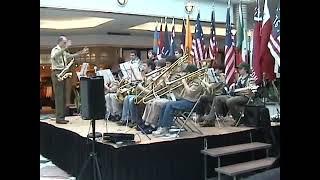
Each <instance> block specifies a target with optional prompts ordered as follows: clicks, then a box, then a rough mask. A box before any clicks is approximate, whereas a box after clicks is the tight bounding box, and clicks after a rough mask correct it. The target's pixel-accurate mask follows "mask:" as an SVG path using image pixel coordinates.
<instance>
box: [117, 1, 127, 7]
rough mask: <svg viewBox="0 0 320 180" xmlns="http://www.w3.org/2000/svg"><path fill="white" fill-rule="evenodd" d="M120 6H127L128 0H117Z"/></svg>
mask: <svg viewBox="0 0 320 180" xmlns="http://www.w3.org/2000/svg"><path fill="white" fill-rule="evenodd" d="M117 1H118V4H119V5H120V6H125V5H126V4H127V3H128V0H117Z"/></svg>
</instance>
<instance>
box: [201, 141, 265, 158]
mask: <svg viewBox="0 0 320 180" xmlns="http://www.w3.org/2000/svg"><path fill="white" fill-rule="evenodd" d="M270 147H271V144H266V143H260V142H252V143H247V144H238V145H232V146H224V147H219V148H211V149H205V150H201V153H202V154H205V155H208V156H211V157H220V156H225V155H230V154H237V153H241V152H248V151H254V150H258V149H268V148H270Z"/></svg>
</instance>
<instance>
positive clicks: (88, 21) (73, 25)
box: [40, 17, 113, 29]
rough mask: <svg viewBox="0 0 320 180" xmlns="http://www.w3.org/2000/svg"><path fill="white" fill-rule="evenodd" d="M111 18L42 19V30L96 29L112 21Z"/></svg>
mask: <svg viewBox="0 0 320 180" xmlns="http://www.w3.org/2000/svg"><path fill="white" fill-rule="evenodd" d="M112 20H113V19H110V18H98V17H82V18H73V19H68V20H66V19H64V20H61V19H59V20H52V19H40V28H41V29H78V28H90V27H96V26H99V25H101V24H103V23H106V22H109V21H112Z"/></svg>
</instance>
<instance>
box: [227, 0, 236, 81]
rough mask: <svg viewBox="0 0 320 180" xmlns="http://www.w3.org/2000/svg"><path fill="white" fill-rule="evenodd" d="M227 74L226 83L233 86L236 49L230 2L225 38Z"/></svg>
mask: <svg viewBox="0 0 320 180" xmlns="http://www.w3.org/2000/svg"><path fill="white" fill-rule="evenodd" d="M225 54H226V56H225V64H226V69H225V74H226V83H227V84H228V85H230V84H232V83H233V81H234V73H235V55H236V54H235V49H234V40H233V37H232V33H231V21H230V0H229V1H228V9H227V20H226V37H225Z"/></svg>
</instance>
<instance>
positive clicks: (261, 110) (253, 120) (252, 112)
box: [243, 104, 271, 127]
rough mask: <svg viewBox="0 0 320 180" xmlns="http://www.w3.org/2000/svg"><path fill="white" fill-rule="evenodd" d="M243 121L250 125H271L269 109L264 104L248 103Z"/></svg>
mask: <svg viewBox="0 0 320 180" xmlns="http://www.w3.org/2000/svg"><path fill="white" fill-rule="evenodd" d="M243 122H244V125H246V126H248V127H270V126H271V121H270V114H269V109H268V108H266V107H265V106H263V105H254V104H251V105H246V106H245V109H244V118H243Z"/></svg>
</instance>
